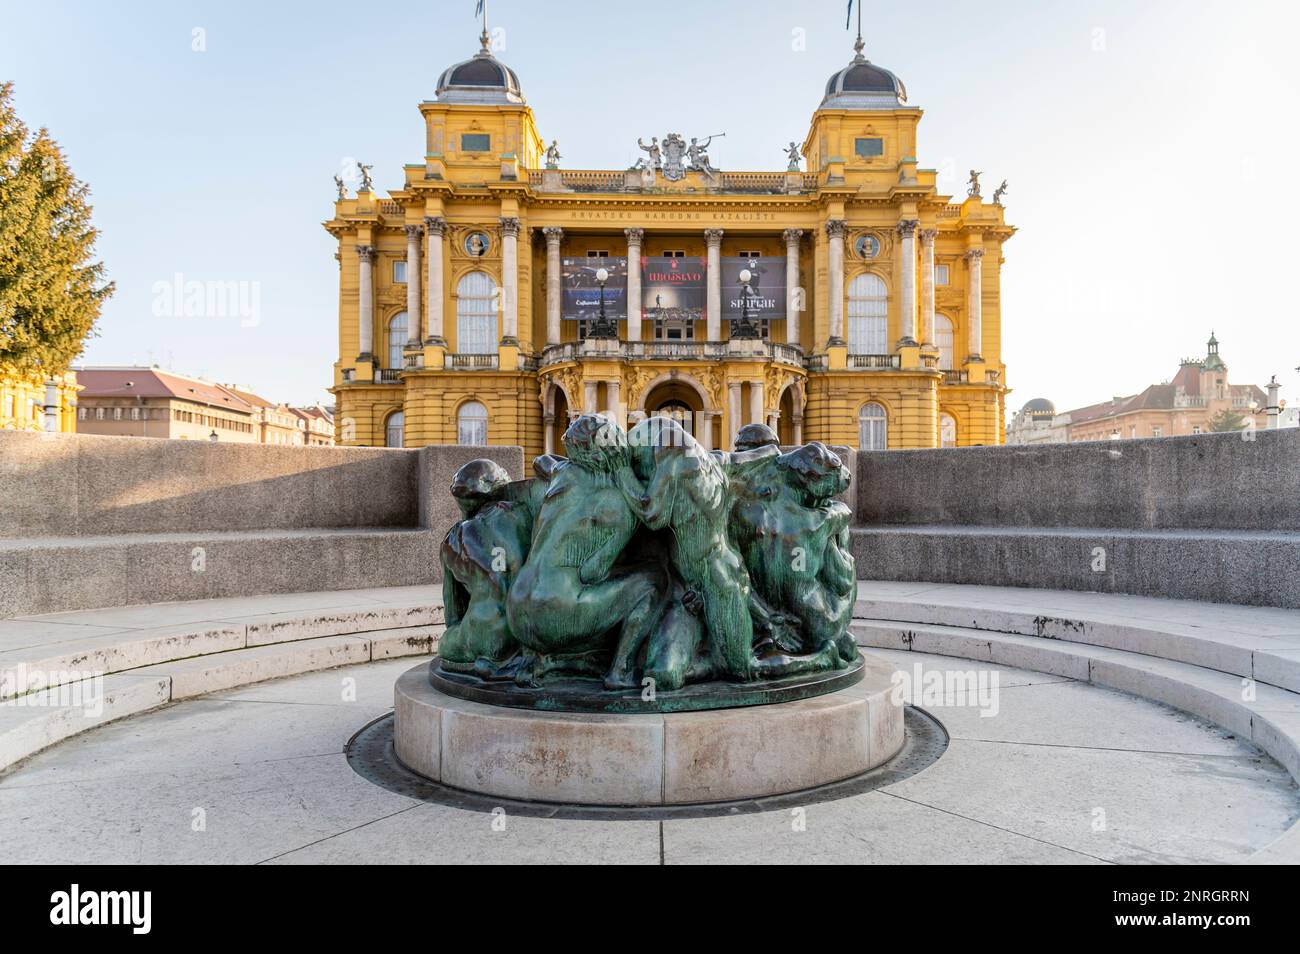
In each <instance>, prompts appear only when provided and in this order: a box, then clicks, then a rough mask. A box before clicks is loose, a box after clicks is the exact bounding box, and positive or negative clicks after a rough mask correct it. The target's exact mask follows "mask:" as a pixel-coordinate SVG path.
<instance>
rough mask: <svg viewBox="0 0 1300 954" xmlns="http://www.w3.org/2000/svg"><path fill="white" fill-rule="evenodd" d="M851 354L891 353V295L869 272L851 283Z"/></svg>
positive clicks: (883, 284) (877, 277) (878, 279)
mask: <svg viewBox="0 0 1300 954" xmlns="http://www.w3.org/2000/svg"><path fill="white" fill-rule="evenodd" d="M849 354H889V293H888V292H887V291H886V290H885V283H884V282H883V281H881V280H880V278H879V276H876V275H872V274H871V273H870V272H865V273H863V274H861V275H859V276H858V277H857V278H855V279H853V281H852V282H850V283H849Z"/></svg>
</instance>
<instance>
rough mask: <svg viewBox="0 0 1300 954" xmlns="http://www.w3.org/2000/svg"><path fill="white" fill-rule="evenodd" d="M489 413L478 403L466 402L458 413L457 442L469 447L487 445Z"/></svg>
mask: <svg viewBox="0 0 1300 954" xmlns="http://www.w3.org/2000/svg"><path fill="white" fill-rule="evenodd" d="M487 422H488V413H487V408H485V407H484V406H483V405H482V404H480V403H479V402H478V401H466V402H465V403H464V404H462V405H461V406H460V410H459V411H458V412H457V413H456V442H457V443H458V444H464V445H467V446H469V447H482V446H484V445H486V444H487V442H488V439H487V436H488V435H487Z"/></svg>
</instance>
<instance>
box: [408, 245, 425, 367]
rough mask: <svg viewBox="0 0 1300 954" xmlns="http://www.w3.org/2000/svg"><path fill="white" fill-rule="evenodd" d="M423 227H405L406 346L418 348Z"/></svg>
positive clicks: (422, 337)
mask: <svg viewBox="0 0 1300 954" xmlns="http://www.w3.org/2000/svg"><path fill="white" fill-rule="evenodd" d="M423 236H424V227H423V226H420V225H408V226H407V227H406V346H407V347H408V348H419V347H420V346H421V345H420V343H421V341H423V340H424V335H423V334H422V333H421V324H422V323H421V321H420V239H421V238H422V237H423Z"/></svg>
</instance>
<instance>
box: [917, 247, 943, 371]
mask: <svg viewBox="0 0 1300 954" xmlns="http://www.w3.org/2000/svg"><path fill="white" fill-rule="evenodd" d="M938 234H939V230H938V229H921V344H923V345H925V346H926V347H927V348H928V347H930V346H932V345H933V344H934V240H935V237H936V236H937V235H938Z"/></svg>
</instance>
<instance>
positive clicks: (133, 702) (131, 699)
mask: <svg viewBox="0 0 1300 954" xmlns="http://www.w3.org/2000/svg"><path fill="white" fill-rule="evenodd" d="M170 699H171V679H170V678H169V677H168V676H167V675H165V674H162V673H158V674H146V675H119V676H104V677H103V678H102V679H85V680H81V681H79V682H75V683H68V684H65V685H63V686H60V687H58V688H55V689H44V690H40V691H38V692H32V693H28V694H27V695H25V696H22V697H21V698H19V699H11V700H9V701H7V702H0V772H3V771H5V770H7V769H9V768H10V767H11V766H12V765H14V764H15V763H16V762H19V761H21V760H22V759H25V758H27V757H29V756H32V755H35V754H36V753H37V752H39V751H41V750H42V749H45V748H48V747H49V746H51V745H54V744H55V743H57V742H61V741H63V740H64V739H67V738H70V737H71V736H74V735H76V734H78V733H80V732H85V731H86V730H87V729H93V728H95V727H96V726H101V725H104V724H105V723H108V722H112V721H114V720H115V719H122V718H125V717H126V716H132V715H138V714H139V713H141V712H147V711H148V710H150V709H156V708H157V707H158V706H163V705H166V704H167V703H168V701H169V700H170Z"/></svg>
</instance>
